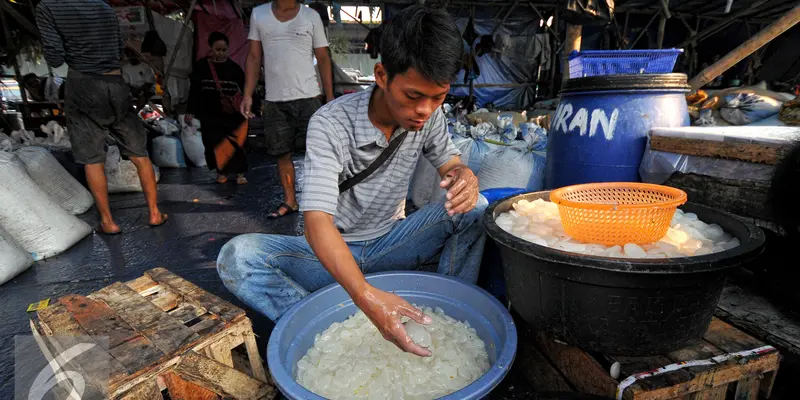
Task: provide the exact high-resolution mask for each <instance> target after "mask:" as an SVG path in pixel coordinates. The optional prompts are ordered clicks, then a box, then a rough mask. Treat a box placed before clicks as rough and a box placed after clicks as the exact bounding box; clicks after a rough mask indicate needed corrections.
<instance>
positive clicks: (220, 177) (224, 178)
mask: <svg viewBox="0 0 800 400" xmlns="http://www.w3.org/2000/svg"><path fill="white" fill-rule="evenodd" d="M227 182H228V177H227V176H225V175H220V174H217V183H220V184H222V183H227Z"/></svg>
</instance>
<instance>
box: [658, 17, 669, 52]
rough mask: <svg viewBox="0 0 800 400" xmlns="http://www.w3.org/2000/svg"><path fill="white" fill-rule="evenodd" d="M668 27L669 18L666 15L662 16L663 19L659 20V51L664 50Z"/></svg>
mask: <svg viewBox="0 0 800 400" xmlns="http://www.w3.org/2000/svg"><path fill="white" fill-rule="evenodd" d="M666 27H667V17H666V16H665V15H664V14H661V18H659V20H658V38H657V39H656V46H658V48H659V49H663V48H664V31H665V29H666Z"/></svg>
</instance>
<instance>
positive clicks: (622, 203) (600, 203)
mask: <svg viewBox="0 0 800 400" xmlns="http://www.w3.org/2000/svg"><path fill="white" fill-rule="evenodd" d="M550 201H551V202H553V203H556V204H557V205H558V212H559V214H560V215H561V223H562V224H563V225H564V230H565V231H566V232H567V234H568V235H570V236H572V237H573V238H575V239H577V240H580V241H582V242H586V243H599V244H604V245H607V246H613V245H623V244H626V243H636V244H645V243H653V242H656V241H658V240H659V239H661V238H662V237H664V235H666V233H667V229H669V224H670V222H671V221H672V216H673V215H674V214H675V209H676V208H678V206H680V205H682V204H684V203H686V192H684V191H683V190H680V189H675V188H671V187H669V186H661V185H652V184H648V183H632V182H610V183H589V184H585V185H574V186H567V187H563V188H561V189H557V190H554V191H552V192H550Z"/></svg>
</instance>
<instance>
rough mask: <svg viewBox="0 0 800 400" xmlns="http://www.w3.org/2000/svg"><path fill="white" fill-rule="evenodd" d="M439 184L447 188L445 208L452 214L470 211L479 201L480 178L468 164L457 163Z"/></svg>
mask: <svg viewBox="0 0 800 400" xmlns="http://www.w3.org/2000/svg"><path fill="white" fill-rule="evenodd" d="M439 186H440V187H441V188H443V189H447V202H446V203H445V204H444V208H445V209H446V210H447V214H448V215H450V216H453V215H456V214H465V213H468V212H470V211H472V209H473V208H475V205H476V204H477V203H478V196H480V193H479V191H478V178H477V177H476V176H475V174H474V173H473V172H472V170H470V169H469V168H468V167H467V166H466V165H457V166H456V167H454V168H453V169H451V170H450V171H448V172H447V174H445V176H444V179H442V182H441V183H440V184H439Z"/></svg>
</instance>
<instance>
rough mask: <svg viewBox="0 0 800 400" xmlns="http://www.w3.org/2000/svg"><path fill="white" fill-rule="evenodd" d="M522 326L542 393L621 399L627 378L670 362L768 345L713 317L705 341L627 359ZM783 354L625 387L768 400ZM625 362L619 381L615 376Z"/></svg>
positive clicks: (653, 396) (667, 395) (651, 395)
mask: <svg viewBox="0 0 800 400" xmlns="http://www.w3.org/2000/svg"><path fill="white" fill-rule="evenodd" d="M523 325H524V324H520V325H519V329H520V331H521V332H520V337H521V341H520V348H519V354H518V357H517V358H518V360H525V361H522V362H525V363H526V367H525V369H526V370H527V371H528V379H529V380H530V381H531V383H532V384H533V385H534V386H535V388H536V389H537V390H540V391H558V392H561V391H570V390H572V391H577V392H581V393H585V394H592V395H597V396H603V397H607V398H617V390H618V388H619V386H620V383H621V382H622V381H623V380H624V379H625V378H627V377H629V376H631V375H634V374H637V373H640V372H645V371H652V370H656V369H658V368H661V367H665V366H667V365H670V364H675V363H681V362H686V361H692V360H706V359H710V358H712V357H714V356H719V355H723V354H729V353H737V352H742V351H747V350H752V349H756V348H760V347H764V346H766V345H765V344H764V343H762V342H761V341H759V340H757V339H755V338H753V337H751V336H749V335H747V334H745V333H744V332H742V331H740V330H738V329H736V328H735V327H733V326H731V325H729V324H727V323H725V322H723V321H721V320H719V319H716V318H714V320H713V321H712V322H711V325H710V326H709V328H708V331H707V332H706V334H705V336H704V337H703V339H702V340H700V341H697V342H696V343H694V344H693V345H691V346H689V347H687V348H685V349H681V350H678V351H675V352H672V353H670V354H665V355H660V356H652V357H622V356H611V355H599V354H589V353H587V352H585V351H582V350H580V349H577V348H575V347H571V346H568V345H566V344H563V343H560V342H558V341H555V340H553V339H552V338H550V337H549V336H548V335H546V334H544V333H541V332H533V331H531V330H528V331H524V329H525V328H524V327H523ZM780 360H781V356H780V354H779V353H778V351H777V350H775V349H771V350H767V351H764V352H761V353H759V354H756V355H751V356H748V357H737V358H733V359H730V360H728V361H724V362H721V363H717V364H715V365H710V366H695V367H688V368H684V369H680V370H677V371H673V372H668V373H664V374H661V375H656V376H652V377H648V378H643V379H640V380H636V381H635V383H633V384H632V385H630V386H628V387H627V388H626V389H624V390H623V391H622V398H624V399H626V400H667V399H687V400H688V399H691V400H699V399H709V400H724V399H726V396H728V395H729V392H731V393H730V394H731V395H733V396H735V399H736V400H749V399H758V398H764V399H766V398H769V396H770V394H771V392H772V386H773V384H774V382H775V376H776V374H777V372H778V366H779V364H780ZM617 362H618V363H619V364H620V371H621V373H620V375H619V379H614V378H612V377H611V375H610V372H609V371H610V369H611V366H612V365H613V364H614V363H617Z"/></svg>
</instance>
